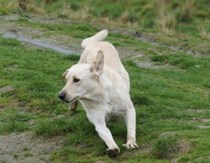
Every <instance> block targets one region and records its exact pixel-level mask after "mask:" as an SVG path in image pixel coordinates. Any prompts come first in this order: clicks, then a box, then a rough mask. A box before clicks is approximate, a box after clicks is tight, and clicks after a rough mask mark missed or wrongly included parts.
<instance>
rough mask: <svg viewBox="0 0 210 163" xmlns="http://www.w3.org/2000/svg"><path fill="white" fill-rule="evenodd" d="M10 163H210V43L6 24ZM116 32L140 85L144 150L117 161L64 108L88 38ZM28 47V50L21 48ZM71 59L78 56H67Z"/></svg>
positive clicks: (44, 20) (134, 85)
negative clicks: (67, 75)
mask: <svg viewBox="0 0 210 163" xmlns="http://www.w3.org/2000/svg"><path fill="white" fill-rule="evenodd" d="M0 21H1V23H0V34H1V37H0V54H1V55H0V76H1V77H0V135H1V136H0V162H100V163H102V162H113V161H115V162H205V161H206V162H208V161H209V156H210V152H209V146H210V143H209V127H210V116H209V115H210V111H209V108H210V102H209V101H210V96H209V93H210V85H209V83H210V82H209V81H210V78H209V77H210V76H209V68H210V64H209V63H210V57H209V47H208V46H207V45H209V40H208V39H204V40H203V39H201V38H199V37H197V35H196V36H194V35H185V34H183V33H182V34H180V33H179V34H178V33H175V34H163V33H161V32H160V33H159V32H151V31H144V30H139V29H134V28H128V27H116V26H114V27H113V26H106V27H104V25H103V24H100V23H99V24H94V23H93V24H92V23H87V22H79V23H77V22H75V21H72V20H71V19H66V18H56V17H53V16H52V17H51V16H46V15H45V16H37V15H33V14H31V15H30V14H29V15H28V16H25V15H22V16H21V15H17V14H9V15H3V16H1V17H0ZM103 28H109V31H110V34H109V36H108V38H107V40H108V41H110V42H112V43H113V44H114V45H115V46H116V48H117V50H118V51H119V54H120V57H121V59H122V62H123V64H124V65H125V67H126V69H127V70H128V72H129V75H130V78H131V97H132V101H133V102H134V106H135V108H136V111H137V142H138V144H139V149H137V150H134V151H127V150H126V149H124V148H123V145H122V144H124V143H125V139H126V130H125V125H124V123H123V121H122V120H119V121H117V122H113V123H109V124H108V126H109V127H110V129H111V130H112V133H113V135H114V138H115V139H116V142H117V144H119V146H120V148H121V154H120V155H119V156H118V157H116V158H109V157H108V156H107V155H106V153H105V148H106V147H105V145H104V143H103V142H102V141H101V140H100V138H99V137H98V135H97V134H96V132H95V130H94V127H93V126H92V125H91V124H90V123H89V122H88V120H87V118H86V116H85V113H84V110H83V109H82V107H81V106H80V107H79V109H78V110H77V111H76V112H75V113H71V112H70V111H69V109H68V106H67V105H66V104H63V103H62V102H61V101H59V99H58V98H57V94H58V92H59V90H60V89H61V88H62V87H63V85H64V81H62V78H61V75H62V73H63V72H64V71H65V70H66V69H67V68H68V67H70V66H71V65H73V64H75V63H76V62H77V61H78V59H79V54H80V53H81V51H82V48H81V47H80V43H81V41H82V39H83V38H86V37H88V36H91V35H92V34H94V33H96V32H97V31H99V30H101V29H103ZM18 40H19V41H18ZM67 54H70V55H67Z"/></svg>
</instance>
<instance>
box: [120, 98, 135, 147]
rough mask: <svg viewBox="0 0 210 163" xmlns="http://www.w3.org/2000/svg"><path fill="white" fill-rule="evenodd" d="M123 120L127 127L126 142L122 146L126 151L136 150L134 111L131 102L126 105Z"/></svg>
mask: <svg viewBox="0 0 210 163" xmlns="http://www.w3.org/2000/svg"><path fill="white" fill-rule="evenodd" d="M124 118H125V122H126V126H127V142H126V144H124V145H123V146H125V147H126V148H127V149H135V148H138V145H137V144H136V111H135V108H134V107H133V103H132V102H131V101H130V102H129V104H128V105H127V109H126V112H125V116H124Z"/></svg>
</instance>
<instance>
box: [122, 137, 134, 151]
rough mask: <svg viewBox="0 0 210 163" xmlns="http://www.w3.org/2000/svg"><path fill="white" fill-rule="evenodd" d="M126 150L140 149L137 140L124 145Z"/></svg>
mask: <svg viewBox="0 0 210 163" xmlns="http://www.w3.org/2000/svg"><path fill="white" fill-rule="evenodd" d="M123 146H124V147H125V148H126V149H135V148H138V145H137V144H136V141H135V139H129V140H128V141H127V143H126V144H123Z"/></svg>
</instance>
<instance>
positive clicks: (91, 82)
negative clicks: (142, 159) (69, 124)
mask: <svg viewBox="0 0 210 163" xmlns="http://www.w3.org/2000/svg"><path fill="white" fill-rule="evenodd" d="M107 34H108V30H102V31H100V32H98V33H96V34H95V35H94V36H92V37H89V38H86V39H84V40H83V41H82V44H81V46H82V47H83V48H84V51H83V53H82V54H81V57H80V60H79V62H78V63H77V64H76V65H73V66H72V67H71V68H69V69H67V70H66V72H65V73H64V74H63V76H64V78H65V79H66V85H65V86H64V88H63V89H62V90H61V91H60V92H59V98H60V99H61V100H63V101H65V102H68V103H70V104H72V106H73V109H74V110H75V109H76V101H78V100H79V101H80V102H81V103H82V105H83V107H84V109H85V111H86V114H87V118H88V120H89V121H90V122H91V123H92V124H93V125H94V126H95V129H96V131H97V132H98V134H99V136H100V137H101V139H102V140H103V141H104V142H105V143H106V145H107V147H108V149H107V152H108V154H109V155H110V156H114V155H116V154H117V153H119V152H120V149H119V147H118V146H117V144H116V143H115V141H114V139H113V137H112V134H111V132H110V130H109V129H108V128H107V126H106V119H107V118H109V117H110V116H112V115H119V116H123V117H124V119H125V122H126V126H127V142H126V144H124V146H125V147H126V148H127V149H134V148H137V147H138V146H137V144H136V112H135V109H134V106H133V103H132V101H131V98H130V94H129V91H130V82H129V76H128V73H127V71H126V70H125V68H124V66H123V65H122V63H121V61H120V58H119V55H118V52H117V51H116V49H115V48H114V46H113V45H112V44H110V43H109V42H105V41H102V40H103V39H104V38H105V37H106V36H107Z"/></svg>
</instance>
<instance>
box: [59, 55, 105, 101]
mask: <svg viewBox="0 0 210 163" xmlns="http://www.w3.org/2000/svg"><path fill="white" fill-rule="evenodd" d="M103 66H104V55H103V52H102V51H99V52H98V54H97V57H96V59H95V61H94V62H93V63H92V64H76V65H74V66H72V67H71V68H70V69H67V70H66V72H65V73H64V74H63V78H64V79H65V80H66V85H65V86H64V88H63V89H62V90H61V91H60V92H59V95H58V97H59V98H60V99H61V100H63V101H65V102H69V103H71V102H74V101H76V100H79V99H81V98H84V97H85V95H87V94H89V93H90V92H92V91H93V90H94V89H95V88H96V87H97V86H98V83H99V77H100V75H101V74H102V73H103Z"/></svg>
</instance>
